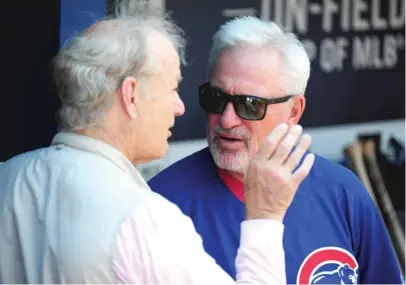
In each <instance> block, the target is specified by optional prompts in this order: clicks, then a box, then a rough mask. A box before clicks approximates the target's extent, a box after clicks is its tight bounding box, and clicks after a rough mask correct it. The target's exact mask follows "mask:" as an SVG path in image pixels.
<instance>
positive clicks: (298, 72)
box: [208, 16, 310, 95]
mask: <svg viewBox="0 0 406 285" xmlns="http://www.w3.org/2000/svg"><path fill="white" fill-rule="evenodd" d="M243 46H256V47H264V48H270V49H273V50H276V51H278V52H279V53H280V55H281V56H282V60H283V63H284V71H283V72H282V80H283V84H284V89H285V92H286V93H287V94H291V95H304V93H305V90H306V87H307V81H308V79H309V76H310V59H309V56H308V54H307V52H306V50H305V48H304V46H303V44H302V43H301V42H300V41H299V40H298V39H297V37H296V36H295V35H294V34H292V33H288V32H284V31H283V30H282V29H281V28H280V27H279V26H278V25H276V24H275V23H274V22H270V21H263V20H260V19H258V18H256V17H253V16H244V17H237V18H234V19H233V20H230V21H228V22H226V23H225V24H223V25H222V26H221V27H220V29H219V30H218V31H217V32H216V34H215V35H214V37H213V45H212V48H211V50H210V55H209V65H208V68H209V69H208V72H209V75H210V73H211V72H212V69H213V67H214V65H215V63H216V60H217V58H218V57H219V55H220V53H221V52H222V51H223V50H224V49H233V48H238V47H243Z"/></svg>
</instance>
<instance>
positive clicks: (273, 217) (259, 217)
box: [245, 211, 285, 223]
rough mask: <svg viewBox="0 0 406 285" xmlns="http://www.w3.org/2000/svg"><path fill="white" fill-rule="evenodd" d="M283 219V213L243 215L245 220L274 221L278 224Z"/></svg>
mask: <svg viewBox="0 0 406 285" xmlns="http://www.w3.org/2000/svg"><path fill="white" fill-rule="evenodd" d="M284 217H285V213H283V214H281V213H251V212H249V211H246V213H245V220H246V221H249V220H274V221H278V222H281V223H282V222H283V219H284Z"/></svg>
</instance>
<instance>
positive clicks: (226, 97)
mask: <svg viewBox="0 0 406 285" xmlns="http://www.w3.org/2000/svg"><path fill="white" fill-rule="evenodd" d="M292 97H293V95H288V96H284V97H279V98H272V99H267V98H261V97H257V96H251V95H237V96H236V95H230V94H227V93H226V92H224V91H222V90H220V89H218V88H215V87H212V86H210V83H209V82H206V83H204V84H202V85H200V86H199V104H200V106H201V107H202V109H203V110H204V111H205V112H207V113H210V114H222V113H223V112H224V110H225V108H226V106H227V104H228V103H229V102H232V103H233V106H234V110H235V112H236V113H237V115H238V116H239V117H240V118H241V119H244V120H250V121H258V120H262V119H263V118H264V117H265V114H266V110H267V107H268V105H270V104H279V103H284V102H287V101H288V100H289V99H290V98H292Z"/></svg>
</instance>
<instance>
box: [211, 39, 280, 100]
mask: <svg viewBox="0 0 406 285" xmlns="http://www.w3.org/2000/svg"><path fill="white" fill-rule="evenodd" d="M282 71H283V62H282V57H281V55H280V53H279V52H278V51H276V50H269V49H264V48H259V47H244V48H235V49H226V50H223V51H222V52H221V53H220V54H219V56H218V58H217V60H216V62H215V64H214V66H213V69H212V71H211V73H210V83H211V85H212V86H215V87H218V88H220V89H222V90H223V91H225V92H227V93H230V94H240V95H242V94H245V95H257V96H261V97H277V96H281V95H283V94H284V90H283V86H282V76H281V74H282Z"/></svg>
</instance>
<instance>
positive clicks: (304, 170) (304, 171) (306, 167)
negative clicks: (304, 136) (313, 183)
mask: <svg viewBox="0 0 406 285" xmlns="http://www.w3.org/2000/svg"><path fill="white" fill-rule="evenodd" d="M313 163H314V154H312V153H309V154H307V155H306V157H305V159H304V160H303V163H302V164H301V165H300V167H299V168H298V169H296V171H295V172H294V173H293V175H292V179H293V182H294V184H295V185H296V186H298V185H299V184H300V183H302V181H303V179H305V178H306V176H307V175H308V174H309V172H310V169H311V168H312V166H313Z"/></svg>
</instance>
